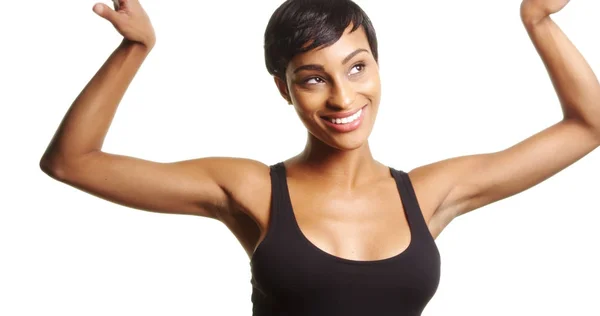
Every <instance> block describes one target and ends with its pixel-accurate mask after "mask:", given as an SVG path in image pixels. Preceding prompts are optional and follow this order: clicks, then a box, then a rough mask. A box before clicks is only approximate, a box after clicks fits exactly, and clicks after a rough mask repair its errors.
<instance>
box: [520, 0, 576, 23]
mask: <svg viewBox="0 0 600 316" xmlns="http://www.w3.org/2000/svg"><path fill="white" fill-rule="evenodd" d="M569 1H570V0H523V2H522V3H521V19H523V21H524V22H528V23H534V24H535V23H538V22H540V21H542V20H543V19H545V18H546V17H548V16H550V14H553V13H556V12H558V11H560V10H562V8H564V7H565V6H566V5H567V3H569Z"/></svg>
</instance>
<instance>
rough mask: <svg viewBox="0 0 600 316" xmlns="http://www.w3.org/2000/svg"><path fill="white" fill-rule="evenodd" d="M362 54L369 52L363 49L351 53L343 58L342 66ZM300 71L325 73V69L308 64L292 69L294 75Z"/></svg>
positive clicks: (321, 66)
mask: <svg viewBox="0 0 600 316" xmlns="http://www.w3.org/2000/svg"><path fill="white" fill-rule="evenodd" d="M362 52H367V53H368V52H369V51H368V50H366V49H364V48H359V49H357V50H355V51H353V52H352V53H350V54H348V56H346V58H344V60H342V65H345V64H347V63H348V62H349V61H350V59H352V57H354V56H356V55H358V54H359V53H362ZM301 70H318V71H325V67H324V66H323V65H317V64H309V65H302V66H300V67H298V68H296V69H294V73H297V72H299V71H301Z"/></svg>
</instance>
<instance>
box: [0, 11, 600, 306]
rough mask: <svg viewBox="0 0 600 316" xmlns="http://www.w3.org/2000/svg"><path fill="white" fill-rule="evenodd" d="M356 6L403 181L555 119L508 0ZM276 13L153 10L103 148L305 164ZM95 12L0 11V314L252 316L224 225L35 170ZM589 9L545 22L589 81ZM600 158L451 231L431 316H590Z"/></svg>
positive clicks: (100, 33) (87, 57)
mask: <svg viewBox="0 0 600 316" xmlns="http://www.w3.org/2000/svg"><path fill="white" fill-rule="evenodd" d="M357 2H358V3H359V4H360V5H361V6H362V7H363V8H364V9H365V11H366V12H367V13H368V14H369V15H370V17H371V19H372V20H373V22H374V25H375V28H376V30H377V32H378V36H379V41H380V47H379V49H380V65H381V77H382V84H383V99H382V102H381V109H380V114H379V118H378V121H377V124H376V127H375V130H374V131H373V134H372V137H371V138H370V140H371V146H372V149H373V151H374V154H375V156H376V158H377V159H379V160H380V161H382V162H384V163H386V164H388V165H391V166H393V167H396V168H398V169H403V170H406V171H408V170H410V169H412V168H414V167H416V166H419V165H422V164H425V163H429V162H433V161H436V160H440V159H444V158H448V157H453V156H458V155H465V154H473V153H481V152H488V151H496V150H500V149H503V148H506V147H508V146H511V145H513V144H515V143H517V142H519V141H521V140H522V139H524V138H526V137H528V136H530V135H532V134H533V133H535V132H538V131H540V130H542V129H544V128H546V127H548V126H550V125H551V124H554V123H556V122H557V121H558V120H559V119H560V118H561V110H560V105H559V103H558V101H557V99H556V96H555V94H554V90H553V88H552V86H551V84H550V81H549V79H548V76H547V73H546V70H545V68H544V66H543V64H542V63H541V61H540V59H539V56H538V55H537V53H536V52H535V50H534V47H533V45H532V44H531V41H530V39H529V37H528V36H527V34H526V32H525V29H524V27H523V26H522V24H521V22H520V18H519V4H520V2H519V1H517V0H510V1H476V0H468V1H467V0H465V1H442V0H436V1H398V2H392V1H367V0H362V1H357ZM107 3H108V2H107ZM280 3H281V1H279V0H269V1H266V0H260V1H240V0H235V1H234V0H231V1H176V2H167V1H150V0H148V1H144V2H143V3H142V4H143V5H144V7H145V8H146V10H147V12H148V13H149V15H150V17H151V19H152V21H153V24H154V27H155V29H156V33H157V38H158V40H157V45H156V47H155V49H154V50H153V51H152V53H151V55H150V56H149V57H148V59H147V60H146V62H145V63H144V65H143V66H142V68H141V70H140V71H139V73H138V75H137V76H136V78H135V80H134V81H133V83H132V85H131V87H130V89H129V90H128V92H127V94H126V96H125V98H124V99H123V101H122V103H121V106H120V108H119V110H118V112H117V115H116V118H115V120H114V123H113V125H112V127H111V129H110V132H109V134H108V137H107V139H106V142H105V147H104V150H105V151H107V152H111V153H118V154H123V155H131V156H136V157H140V158H145V159H149V160H155V161H163V162H166V161H176V160H184V159H191V158H196V157H203V156H241V157H248V158H253V159H257V160H260V161H263V162H265V163H267V164H272V163H276V162H278V161H281V160H284V159H286V158H288V157H289V156H292V155H295V154H296V153H298V152H299V151H300V150H301V149H302V148H303V145H304V141H305V137H306V135H305V134H306V132H305V130H304V127H303V126H302V124H301V123H300V121H299V120H298V119H297V117H296V115H295V112H294V111H293V109H292V108H291V107H290V106H288V105H287V104H286V103H285V101H284V100H283V99H281V97H280V96H279V94H278V93H277V91H276V88H275V85H274V84H273V81H272V79H271V77H270V76H269V75H268V73H267V71H266V69H265V66H264V60H263V51H262V36H263V32H264V28H265V26H266V24H267V22H268V19H269V17H270V15H271V13H272V12H273V11H274V10H275V8H276V7H277V6H278V5H279V4H280ZM93 4H94V2H93V1H74V0H68V1H61V2H58V1H33V2H31V1H29V2H27V3H24V2H21V1H13V2H6V3H4V4H3V5H4V7H3V8H2V14H1V15H2V16H3V17H2V19H0V24H1V25H0V26H1V27H0V29H1V30H2V31H0V32H2V49H1V52H0V54H2V58H1V59H0V69H1V70H0V73H1V75H0V76H1V77H0V79H1V82H0V83H1V88H0V90H1V91H2V92H1V93H0V104H2V114H1V116H0V119H1V125H0V128H1V129H2V130H1V133H0V137H1V138H2V155H1V158H0V159H2V164H1V165H0V167H1V168H2V170H1V174H2V178H1V180H0V181H2V194H1V196H2V204H0V208H1V212H0V253H1V255H0V256H1V258H2V259H1V260H0V315H7V316H13V315H14V316H17V315H19V316H20V315H63V316H67V315H77V316H80V315H90V316H91V315H112V316H121V315H174V316H175V315H177V316H183V315H251V302H250V294H251V285H250V269H249V262H248V258H247V257H246V254H245V253H244V251H243V250H242V247H241V246H240V245H239V244H238V242H237V240H236V239H235V238H234V237H233V235H232V234H230V233H229V231H228V230H227V229H226V227H225V226H224V225H222V224H220V223H219V222H217V221H214V220H209V219H204V218H199V217H192V216H184V215H165V214H157V213H150V212H143V211H138V210H133V209H129V208H125V207H122V206H119V205H115V204H111V203H109V202H106V201H104V200H101V199H99V198H96V197H93V196H91V195H87V194H86V193H83V192H81V191H78V190H76V189H73V188H71V187H69V186H67V185H64V184H61V183H59V182H56V181H54V180H52V179H51V178H49V177H48V176H46V175H45V174H43V173H42V172H41V171H40V169H39V167H38V162H39V158H40V157H41V155H42V153H43V152H44V150H45V148H46V146H47V144H48V142H49V141H50V139H51V137H52V135H53V134H54V131H55V129H56V127H57V126H58V124H59V122H60V120H61V119H62V117H63V115H64V113H65V112H66V110H67V109H68V107H69V106H70V104H71V102H72V101H73V100H74V98H75V97H76V96H77V94H78V93H79V92H80V91H81V89H82V88H83V87H84V86H85V84H86V83H87V82H88V80H89V79H90V78H91V77H92V76H93V75H94V74H95V72H96V71H97V69H98V68H99V67H100V66H101V65H102V63H104V61H105V60H106V58H107V57H108V56H109V54H110V53H111V52H112V51H113V50H114V49H115V48H116V47H117V45H118V43H119V42H120V36H119V35H118V33H117V32H116V31H114V29H113V27H112V26H111V25H110V24H109V23H108V22H106V21H104V20H102V19H101V18H100V17H98V16H96V15H95V14H94V13H93V12H92V6H93ZM209 6H210V8H209ZM599 12H600V3H598V2H597V1H592V0H585V1H584V0H574V1H572V3H571V4H569V5H568V6H567V7H566V8H565V9H564V10H563V11H562V12H560V13H559V14H557V15H555V16H554V19H555V21H557V23H558V25H559V26H560V27H561V28H562V29H563V30H564V31H565V33H566V34H567V35H568V36H569V37H570V39H571V40H572V41H573V42H574V43H575V44H576V45H577V47H578V48H579V49H580V50H581V52H582V53H583V54H584V56H585V57H586V58H587V60H588V62H589V63H590V64H591V66H592V68H593V69H594V70H596V71H600V45H598V36H597V33H598V30H599V29H600V18H599V16H598V14H599ZM599 105H600V104H599ZM573 141H577V140H573ZM599 158H600V151H596V152H594V153H592V154H590V155H588V156H587V157H585V158H584V159H582V160H581V161H579V162H578V163H576V164H575V165H573V166H571V167H569V168H568V169H567V170H565V171H564V172H562V173H560V174H558V175H557V176H555V177H553V178H551V179H549V180H548V181H546V182H544V183H542V184H541V185H539V186H537V187H535V188H533V189H530V190H528V191H526V192H524V193H522V194H519V195H517V196H514V197H512V198H510V199H506V200H503V201H500V202H497V203H495V204H492V205H489V206H487V207H484V208H482V209H480V210H477V211H474V212H472V213H470V214H468V215H465V216H463V217H461V218H458V219H456V220H455V221H454V222H453V223H451V224H450V226H449V227H448V228H447V229H446V230H445V231H444V232H443V233H442V235H441V236H440V237H439V238H438V239H437V241H438V245H439V248H440V252H441V255H442V279H441V283H440V285H439V289H438V291H437V293H436V295H435V297H434V298H433V299H432V301H431V302H430V304H429V305H428V307H427V308H426V311H425V313H424V315H425V316H432V315H436V316H437V315H462V316H468V315H477V316H481V315H489V316H491V315H600V306H599V305H598V300H597V299H598V295H599V294H600V290H599V285H598V284H600V272H599V270H598V266H600V261H599V259H598V256H597V253H598V248H599V247H598V241H599V237H598V235H597V233H596V232H595V231H594V230H595V229H597V226H598V222H600V212H599V211H600V207H599V206H598V187H599V185H598V184H599V180H598V175H600V159H599Z"/></svg>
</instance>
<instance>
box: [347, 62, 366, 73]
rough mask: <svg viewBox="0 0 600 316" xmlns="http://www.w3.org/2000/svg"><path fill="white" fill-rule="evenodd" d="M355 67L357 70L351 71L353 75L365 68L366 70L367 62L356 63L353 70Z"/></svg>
mask: <svg viewBox="0 0 600 316" xmlns="http://www.w3.org/2000/svg"><path fill="white" fill-rule="evenodd" d="M354 69H356V71H355V72H353V71H350V74H351V75H354V74H357V73H360V72H363V70H365V64H363V63H360V64H356V65H354V66H353V67H352V70H354Z"/></svg>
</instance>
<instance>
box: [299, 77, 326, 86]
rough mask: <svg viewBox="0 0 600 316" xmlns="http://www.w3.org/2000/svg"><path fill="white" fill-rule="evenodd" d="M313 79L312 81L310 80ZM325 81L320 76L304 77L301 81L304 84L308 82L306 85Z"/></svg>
mask: <svg viewBox="0 0 600 316" xmlns="http://www.w3.org/2000/svg"><path fill="white" fill-rule="evenodd" d="M311 81H314V82H311ZM323 82H325V80H323V78H321V77H310V78H306V79H304V81H302V83H304V84H308V85H314V84H319V83H323Z"/></svg>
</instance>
